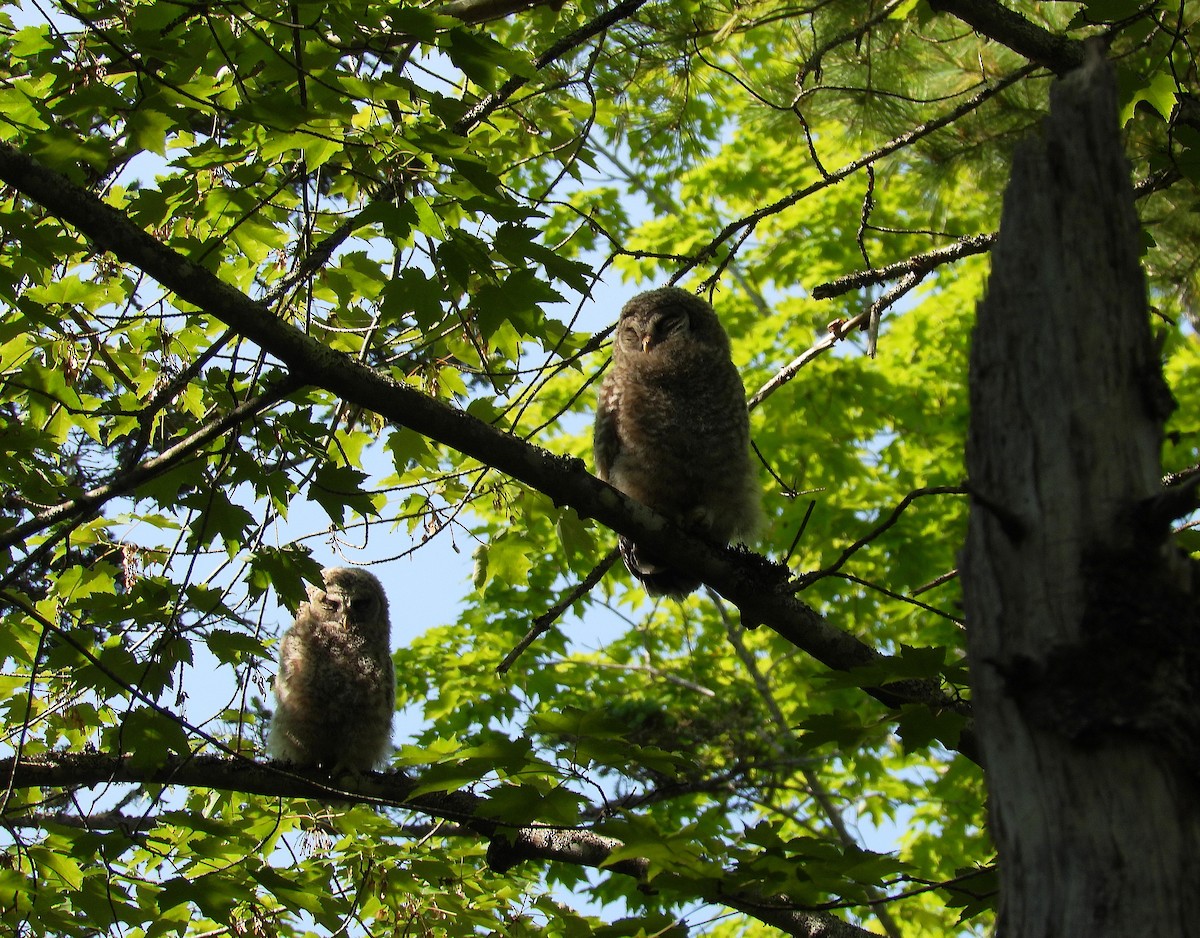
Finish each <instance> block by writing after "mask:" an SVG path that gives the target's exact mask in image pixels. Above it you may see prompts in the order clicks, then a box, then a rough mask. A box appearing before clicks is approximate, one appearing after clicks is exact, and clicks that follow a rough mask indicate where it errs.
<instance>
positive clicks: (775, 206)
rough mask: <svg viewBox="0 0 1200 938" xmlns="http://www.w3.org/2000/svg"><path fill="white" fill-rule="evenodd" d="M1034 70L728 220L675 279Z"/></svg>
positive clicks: (1026, 70) (1012, 77)
mask: <svg viewBox="0 0 1200 938" xmlns="http://www.w3.org/2000/svg"><path fill="white" fill-rule="evenodd" d="M1033 70H1034V66H1032V65H1026V66H1024V67H1023V68H1019V69H1017V70H1016V71H1015V72H1013V73H1012V74H1011V75H1007V76H1005V77H1004V78H1001V79H998V80H997V81H995V82H994V83H993V84H991V85H989V86H988V87H987V88H984V89H983V90H982V91H981V92H979V94H977V95H975V96H973V97H972V98H970V99H969V100H967V101H964V102H963V103H962V104H960V105H958V106H957V107H955V108H953V109H952V110H950V111H949V112H947V113H946V114H943V115H942V116H941V117H937V118H934V119H933V120H931V121H927V122H926V123H924V124H921V125H920V126H919V127H914V128H913V129H912V130H909V131H906V132H905V133H902V134H900V135H899V136H898V137H894V138H892V139H891V140H889V141H888V142H887V143H885V144H883V145H882V146H880V147H877V148H876V149H874V150H872V151H871V152H870V153H865V154H863V155H862V156H860V157H859V158H858V159H856V160H852V161H851V162H849V163H847V164H846V165H845V166H842V167H841V168H839V169H836V170H834V171H833V172H831V173H826V174H822V177H821V178H820V179H818V180H817V181H816V182H814V183H812V184H811V185H808V186H805V187H804V188H803V189H798V190H797V191H795V192H793V193H791V194H789V195H786V196H784V197H783V198H782V199H778V200H777V201H775V202H772V203H771V204H770V205H766V206H763V207H762V208H760V209H758V211H756V212H752V213H751V214H749V215H747V216H746V217H745V218H741V219H739V220H737V221H734V222H730V223H729V224H728V225H726V226H725V227H724V228H722V229H721V231H720V232H719V233H718V234H717V236H716V237H715V238H713V239H712V240H711V241H710V242H709V243H708V244H706V245H705V246H704V247H702V248H701V249H700V250H699V251H697V252H696V253H695V254H694V255H693V256H692V259H691V260H690V261H688V263H687V265H686V266H684V267H683V268H681V269H680V270H679V272H678V273H677V274H676V275H675V277H674V279H675V280H678V279H679V278H680V277H682V276H683V275H684V274H685V273H687V272H688V271H689V270H691V269H692V268H694V267H696V266H698V265H699V264H702V263H703V262H704V261H706V260H708V259H709V258H711V257H714V256H715V255H716V253H717V249H718V248H719V247H720V246H721V245H722V244H724V243H725V242H726V241H728V240H730V239H731V238H733V237H734V236H735V235H738V234H739V233H742V232H745V233H744V234H741V237H742V238H744V237H745V236H746V234H748V233H749V232H751V231H753V230H754V229H755V228H756V227H757V226H758V223H759V222H760V221H762V220H763V219H764V218H768V217H770V216H771V215H777V214H778V213H779V212H782V211H783V210H784V209H786V208H790V207H791V206H793V205H795V204H796V203H797V202H800V201H801V200H803V199H806V198H808V197H809V196H810V195H813V194H814V193H817V192H820V191H821V190H823V189H828V188H829V187H830V186H833V185H836V184H837V183H839V182H841V181H842V180H843V179H845V178H846V177H847V176H850V175H852V174H853V173H856V172H858V170H860V169H863V168H864V167H866V166H870V165H872V164H873V163H875V162H877V161H878V160H880V159H882V158H883V157H885V156H888V155H889V154H891V153H894V152H896V151H897V150H900V149H903V148H904V147H906V146H908V145H909V144H911V143H913V142H914V141H916V140H920V139H922V138H923V137H927V136H929V134H931V133H933V132H934V131H937V130H940V129H941V128H943V127H945V126H947V125H949V124H952V123H954V122H955V121H956V120H958V119H959V118H960V117H963V116H965V115H967V114H969V113H971V112H972V111H974V110H976V109H977V108H978V107H980V105H982V104H983V103H984V102H986V101H988V100H989V99H991V98H993V97H995V96H996V95H997V94H999V93H1000V92H1001V91H1003V90H1004V89H1005V88H1008V87H1009V86H1010V85H1013V84H1015V83H1016V82H1018V81H1020V80H1021V79H1022V78H1025V77H1026V76H1027V75H1029V74H1030V73H1031V72H1032V71H1033Z"/></svg>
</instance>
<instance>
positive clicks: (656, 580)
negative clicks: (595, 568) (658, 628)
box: [617, 537, 701, 599]
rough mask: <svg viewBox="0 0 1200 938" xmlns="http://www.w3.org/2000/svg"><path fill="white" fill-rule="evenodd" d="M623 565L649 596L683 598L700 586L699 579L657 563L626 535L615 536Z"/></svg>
mask: <svg viewBox="0 0 1200 938" xmlns="http://www.w3.org/2000/svg"><path fill="white" fill-rule="evenodd" d="M617 547H618V548H620V550H621V559H622V560H624V561H625V566H627V567H628V568H629V572H630V573H632V574H633V575H634V576H635V577H636V578H637V579H638V580H639V581H640V582H641V584H642V586H644V587H645V588H646V592H647V593H649V594H650V595H651V596H674V597H675V598H676V599H683V598H684V597H685V596H687V595H688V594H689V593H691V592H694V591H695V590H696V588H697V587H699V586H700V582H701V581H700V580H699V579H697V578H696V577H694V576H691V575H690V574H687V573H684V572H682V571H680V570H676V569H675V568H674V567H668V566H665V565H663V564H661V563H658V562H657V561H656V560H655V559H654V558H653V557H651V556H649V555H647V553H646V552H645V551H644V550H642V549H641V548H640V547H638V546H637V544H635V543H633V541H631V540H629V538H627V537H619V538H617Z"/></svg>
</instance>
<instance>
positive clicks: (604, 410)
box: [592, 374, 621, 481]
mask: <svg viewBox="0 0 1200 938" xmlns="http://www.w3.org/2000/svg"><path fill="white" fill-rule="evenodd" d="M611 378H612V375H611V374H610V375H608V377H606V378H605V379H604V382H603V384H601V385H600V399H599V401H598V403H597V405H596V425H595V427H594V428H593V430H592V454H593V456H594V458H595V460H596V475H598V476H599V477H600V478H601V479H604V480H605V481H607V480H608V477H609V474H610V472H611V470H612V467H613V463H615V462H616V461H617V454H618V453H620V452H621V434H620V430H619V427H618V424H617V414H618V406H617V405H618V403H619V399H618V395H619V394H620V392H619V391H617V390H616V388H615V386H614V384H613V382H612V381H611V380H610V379H611Z"/></svg>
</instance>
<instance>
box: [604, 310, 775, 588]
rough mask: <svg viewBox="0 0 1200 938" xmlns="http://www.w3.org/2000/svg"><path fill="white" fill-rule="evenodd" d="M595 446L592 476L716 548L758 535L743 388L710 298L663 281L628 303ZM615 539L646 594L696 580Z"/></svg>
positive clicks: (695, 584) (618, 330)
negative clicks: (709, 302) (701, 296)
mask: <svg viewBox="0 0 1200 938" xmlns="http://www.w3.org/2000/svg"><path fill="white" fill-rule="evenodd" d="M593 447H594V451H595V459H596V474H597V475H598V476H599V477H600V478H601V479H603V480H605V481H606V482H608V483H610V484H611V485H612V486H613V487H615V488H617V489H620V490H621V491H622V492H624V493H625V494H626V495H628V496H630V497H631V498H635V499H637V500H638V501H639V502H641V503H642V504H644V505H647V506H649V507H650V508H653V509H655V510H656V511H658V512H661V513H662V514H664V515H666V516H667V517H669V518H671V519H672V520H674V521H676V522H679V523H681V524H683V525H684V526H686V527H689V528H691V529H693V530H695V531H696V532H697V533H699V534H702V535H704V536H707V537H708V538H709V539H711V540H714V541H717V542H719V543H720V544H722V545H725V544H728V543H729V542H730V541H731V540H733V539H734V538H737V539H739V540H745V539H747V538H749V537H751V536H752V535H753V534H754V532H755V530H756V529H757V527H758V524H759V519H760V517H761V511H762V509H761V507H760V503H759V500H760V492H759V487H758V483H757V480H756V479H755V472H754V466H753V464H752V462H751V459H750V420H749V415H748V413H747V410H746V392H745V389H744V388H743V387H742V379H741V378H740V377H739V375H738V372H737V369H736V368H735V367H734V366H733V362H732V361H731V359H730V349H729V337H728V336H727V335H726V334H725V330H724V329H723V328H722V327H721V322H720V320H718V319H717V314H716V313H715V312H713V308H712V307H711V306H709V305H708V303H706V302H705V301H704V300H702V299H700V298H699V297H696V296H693V295H692V294H690V293H688V292H687V291H685V290H680V289H678V288H675V287H666V288H663V289H660V290H650V291H649V292H646V293H641V294H639V295H637V296H635V297H634V298H633V299H631V300H630V301H629V302H628V303H626V304H625V307H624V308H623V309H622V310H621V315H620V318H619V319H618V320H617V325H616V335H615V338H614V340H613V359H612V369H611V370H610V371H609V373H608V374H607V375H606V376H605V378H604V382H603V383H602V385H601V386H600V402H599V407H598V409H597V412H596V426H595V433H594V436H593ZM619 544H620V548H621V556H622V557H624V559H625V565H626V566H627V567H628V568H629V571H630V572H631V573H632V574H633V575H634V576H635V577H637V579H639V580H640V581H641V582H642V584H643V585H644V586H645V588H646V591H647V592H649V593H650V595H652V596H659V595H671V596H676V597H683V596H686V595H687V594H688V593H690V592H692V590H694V589H696V587H698V586H699V585H700V580H699V579H698V578H697V577H695V576H694V575H692V574H691V573H689V572H688V571H686V570H678V569H674V568H672V567H669V566H667V565H665V564H662V563H660V562H659V561H658V560H656V559H655V558H654V557H652V556H650V555H649V553H648V552H647V551H645V550H643V549H641V548H640V547H638V545H637V544H633V543H631V542H630V541H629V540H628V539H626V538H624V537H622V538H620V541H619Z"/></svg>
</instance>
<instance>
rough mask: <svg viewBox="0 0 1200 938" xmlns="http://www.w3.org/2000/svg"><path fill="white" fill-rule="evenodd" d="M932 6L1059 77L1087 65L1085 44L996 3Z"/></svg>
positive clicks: (943, 0)
mask: <svg viewBox="0 0 1200 938" xmlns="http://www.w3.org/2000/svg"><path fill="white" fill-rule="evenodd" d="M929 6H930V7H931V8H932V9H933V10H935V11H937V12H938V13H949V14H950V15H951V16H953V17H956V18H957V19H960V20H962V21H963V22H964V23H966V24H967V25H968V26H970V27H971V28H972V29H974V30H975V31H976V32H979V33H981V34H982V35H984V36H987V37H988V38H989V39H992V40H994V41H996V42H998V43H1000V45H1002V46H1006V47H1007V48H1009V49H1012V51H1013V52H1015V53H1017V55H1022V56H1024V57H1025V58H1027V59H1029V61H1031V62H1035V63H1036V64H1038V65H1042V66H1045V67H1046V68H1048V69H1050V70H1051V71H1053V72H1054V73H1055V74H1057V75H1065V74H1066V73H1067V72H1069V71H1071V69H1074V68H1078V67H1079V66H1080V65H1082V64H1083V43H1082V42H1080V41H1079V40H1078V39H1069V38H1068V37H1066V36H1060V35H1058V34H1056V33H1052V32H1050V30H1048V29H1046V28H1044V27H1042V26H1038V25H1037V24H1036V23H1032V22H1030V21H1029V20H1027V19H1025V17H1023V16H1022V15H1021V14H1020V13H1017V12H1015V11H1013V10H1010V9H1008V8H1007V7H1004V6H1001V5H1000V4H999V3H998V2H996V0H929Z"/></svg>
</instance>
